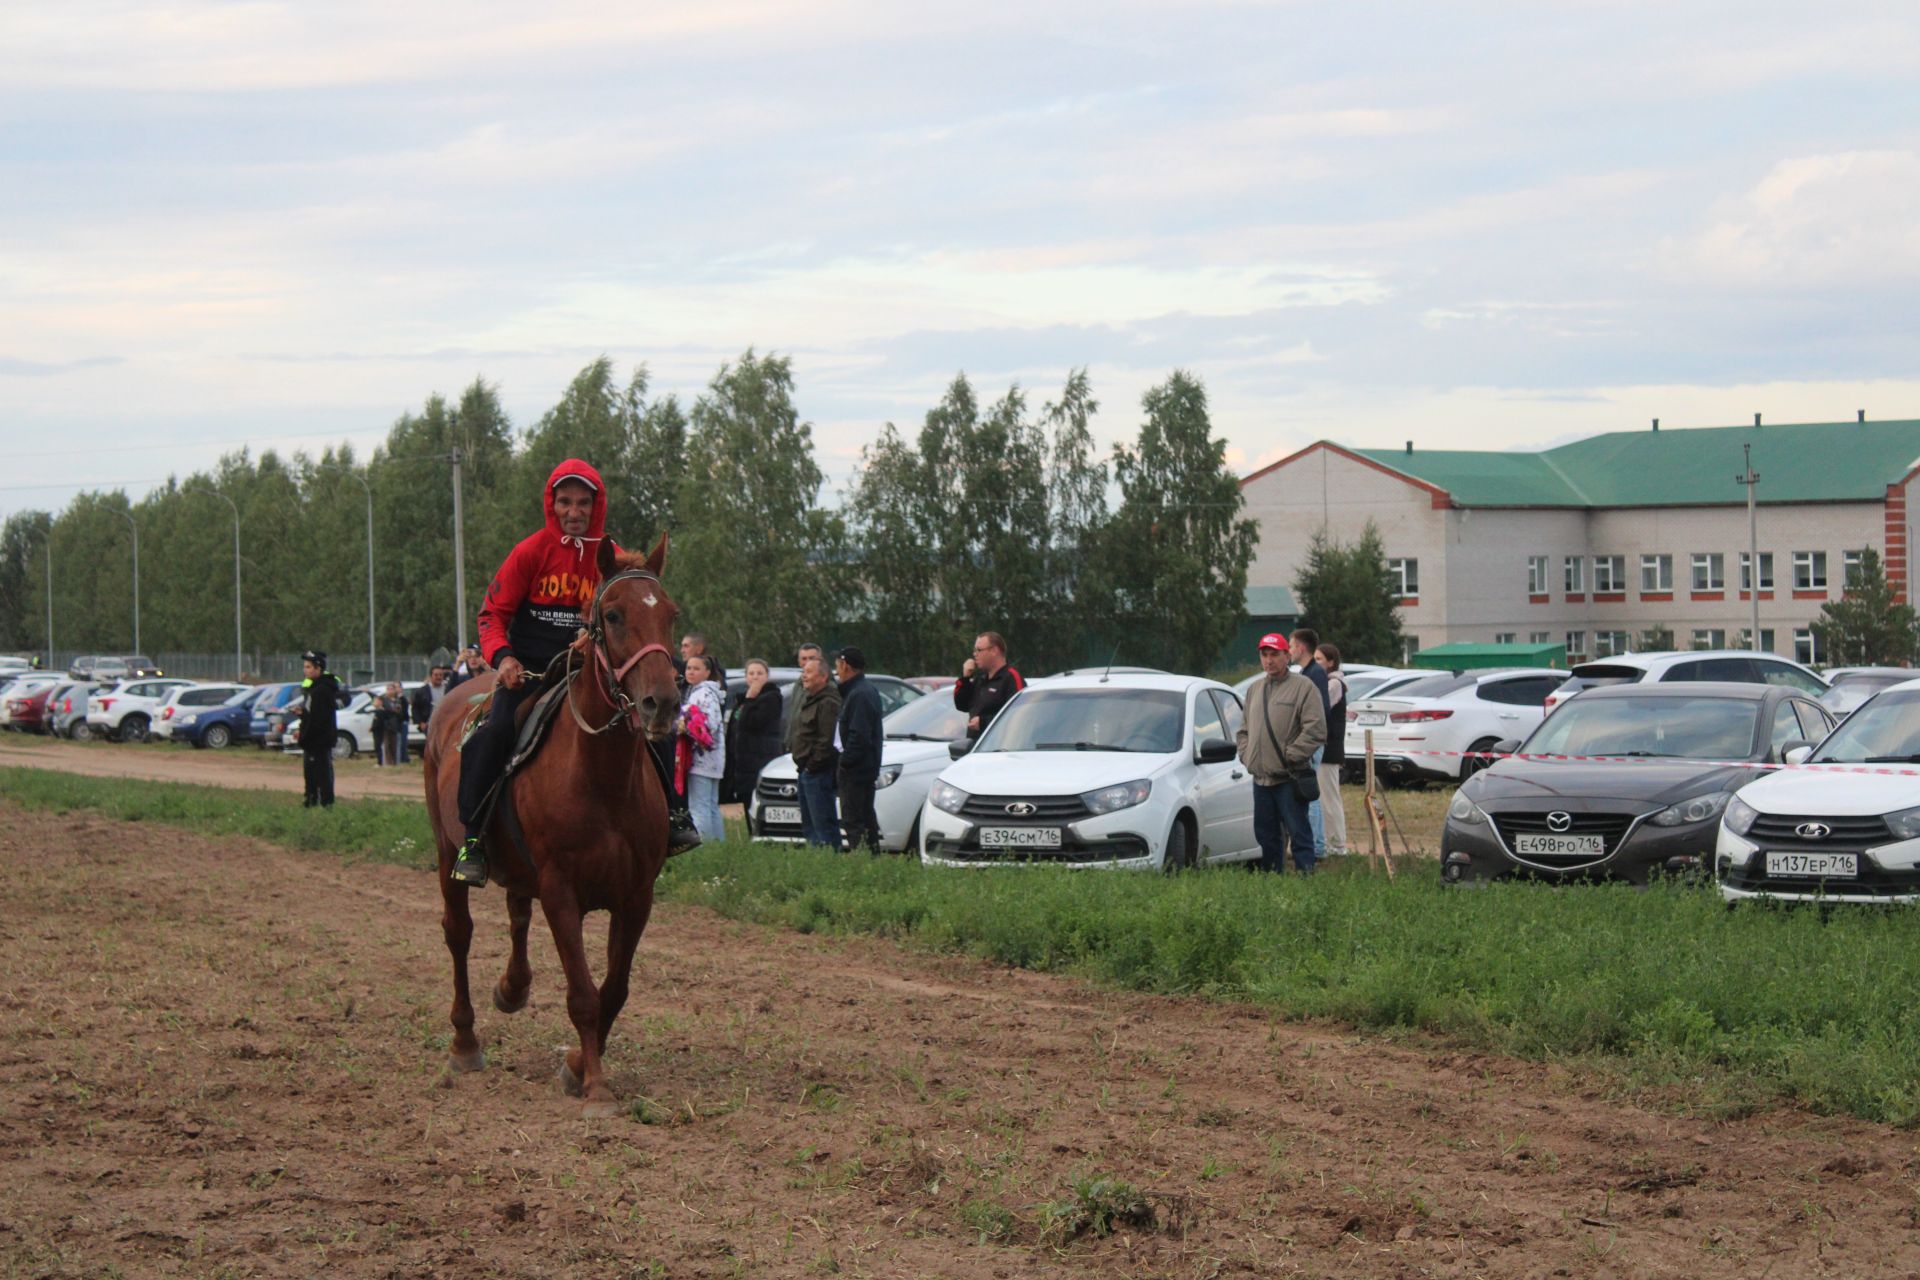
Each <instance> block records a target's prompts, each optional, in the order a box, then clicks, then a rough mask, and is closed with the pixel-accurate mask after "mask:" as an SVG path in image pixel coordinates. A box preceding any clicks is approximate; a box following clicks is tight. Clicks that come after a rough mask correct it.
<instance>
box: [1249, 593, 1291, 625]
mask: <svg viewBox="0 0 1920 1280" xmlns="http://www.w3.org/2000/svg"><path fill="white" fill-rule="evenodd" d="M1247 616H1248V617H1249V618H1280V617H1287V618H1297V617H1299V616H1300V609H1299V606H1297V605H1295V604H1294V603H1293V592H1291V591H1289V590H1288V589H1287V588H1285V587H1248V588H1247Z"/></svg>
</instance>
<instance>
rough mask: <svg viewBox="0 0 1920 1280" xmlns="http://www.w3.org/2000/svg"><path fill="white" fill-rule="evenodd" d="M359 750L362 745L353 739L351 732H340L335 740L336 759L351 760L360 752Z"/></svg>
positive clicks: (334, 756)
mask: <svg viewBox="0 0 1920 1280" xmlns="http://www.w3.org/2000/svg"><path fill="white" fill-rule="evenodd" d="M359 750H360V745H359V744H358V743H356V742H355V741H354V740H353V735H352V734H350V733H343V734H340V735H339V736H338V737H336V738H335V739H334V740H333V758H334V759H335V760H351V759H353V757H354V756H355V755H356V754H358V752H359Z"/></svg>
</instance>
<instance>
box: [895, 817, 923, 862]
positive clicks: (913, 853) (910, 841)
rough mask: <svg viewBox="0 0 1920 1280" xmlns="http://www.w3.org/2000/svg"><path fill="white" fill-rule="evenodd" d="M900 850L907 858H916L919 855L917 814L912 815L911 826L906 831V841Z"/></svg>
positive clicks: (918, 821)
mask: <svg viewBox="0 0 1920 1280" xmlns="http://www.w3.org/2000/svg"><path fill="white" fill-rule="evenodd" d="M900 852H902V853H904V854H906V855H907V856H908V857H909V858H918V857H919V856H920V818H919V815H918V814H916V815H914V819H913V826H912V827H911V828H910V829H909V830H908V831H907V843H906V845H905V847H903V848H902V849H901V850H900Z"/></svg>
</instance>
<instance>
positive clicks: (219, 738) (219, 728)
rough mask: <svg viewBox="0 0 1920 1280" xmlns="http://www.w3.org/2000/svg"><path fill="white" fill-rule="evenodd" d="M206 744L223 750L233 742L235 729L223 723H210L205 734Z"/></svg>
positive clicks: (216, 749)
mask: <svg viewBox="0 0 1920 1280" xmlns="http://www.w3.org/2000/svg"><path fill="white" fill-rule="evenodd" d="M205 741H206V745H208V746H209V747H212V748H213V749H214V750H215V751H219V750H222V749H223V748H225V747H228V746H230V745H232V743H233V730H231V729H229V728H227V726H225V725H223V724H215V725H208V726H207V732H206V736H205Z"/></svg>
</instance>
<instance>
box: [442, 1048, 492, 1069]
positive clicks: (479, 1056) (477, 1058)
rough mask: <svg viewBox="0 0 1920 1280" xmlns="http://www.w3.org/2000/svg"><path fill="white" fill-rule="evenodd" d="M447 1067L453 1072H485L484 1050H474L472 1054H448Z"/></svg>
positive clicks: (485, 1057) (485, 1056) (485, 1058)
mask: <svg viewBox="0 0 1920 1280" xmlns="http://www.w3.org/2000/svg"><path fill="white" fill-rule="evenodd" d="M447 1065H448V1066H450V1067H452V1068H453V1069H454V1070H455V1071H485V1070H486V1069H487V1054H486V1051H485V1050H484V1049H475V1050H474V1051H473V1052H472V1053H449V1054H448V1055H447Z"/></svg>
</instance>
